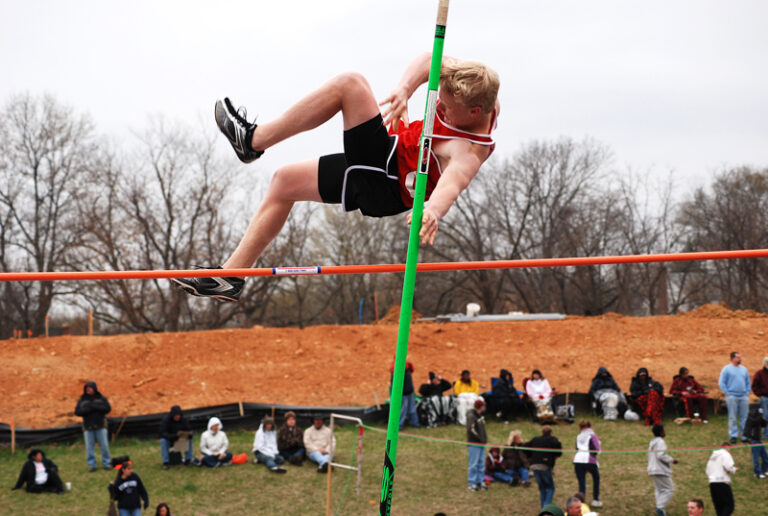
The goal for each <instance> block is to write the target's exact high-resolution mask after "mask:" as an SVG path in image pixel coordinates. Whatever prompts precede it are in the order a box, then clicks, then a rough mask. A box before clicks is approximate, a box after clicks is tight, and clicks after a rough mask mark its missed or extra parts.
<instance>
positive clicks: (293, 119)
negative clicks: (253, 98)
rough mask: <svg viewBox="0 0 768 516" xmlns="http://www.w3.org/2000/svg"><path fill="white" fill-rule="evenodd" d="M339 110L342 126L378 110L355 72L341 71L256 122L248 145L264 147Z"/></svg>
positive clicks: (368, 89)
mask: <svg viewBox="0 0 768 516" xmlns="http://www.w3.org/2000/svg"><path fill="white" fill-rule="evenodd" d="M339 111H341V112H342V116H343V117H344V130H345V131H346V130H347V129H351V128H353V127H355V126H357V125H360V124H362V123H363V122H366V121H368V120H370V119H371V118H373V117H374V116H376V115H377V114H379V112H380V111H379V105H378V103H377V102H376V98H375V97H374V95H373V91H372V90H371V86H370V85H369V84H368V81H367V80H366V79H365V77H363V76H362V75H360V74H359V73H344V74H341V75H338V76H336V77H334V78H333V79H331V80H330V81H328V82H326V83H325V84H323V85H322V86H321V87H320V88H318V89H317V90H315V91H313V92H312V93H310V94H309V95H307V96H306V97H304V98H303V99H301V100H300V101H298V102H297V103H296V104H294V105H293V106H292V107H291V108H289V109H288V111H286V112H285V113H283V114H282V115H281V116H279V117H277V118H276V119H275V120H272V121H271V122H267V123H264V124H259V126H258V127H257V128H256V130H255V131H254V132H253V139H252V140H251V146H252V147H253V149H254V150H265V149H267V148H269V147H271V146H272V145H275V144H276V143H278V142H281V141H283V140H285V139H286V138H290V137H291V136H293V135H295V134H298V133H301V132H304V131H309V130H310V129H314V128H315V127H318V126H320V125H322V124H324V123H325V122H327V121H328V120H330V119H331V118H333V116H334V115H336V113H338V112H339Z"/></svg>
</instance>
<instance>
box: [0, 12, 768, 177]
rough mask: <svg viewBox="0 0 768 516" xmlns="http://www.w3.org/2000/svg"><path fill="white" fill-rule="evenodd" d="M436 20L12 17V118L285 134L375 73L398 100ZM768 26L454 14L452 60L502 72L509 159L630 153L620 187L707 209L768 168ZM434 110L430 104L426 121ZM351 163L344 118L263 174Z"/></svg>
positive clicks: (727, 16)
mask: <svg viewBox="0 0 768 516" xmlns="http://www.w3.org/2000/svg"><path fill="white" fill-rule="evenodd" d="M436 6H437V1H436V0H387V1H383V0H379V1H375V2H374V1H371V0H326V1H324V2H317V1H308V0H282V1H274V0H270V1H266V0H249V1H219V2H215V3H214V2H210V1H206V2H202V1H190V0H185V1H168V0H163V1H133V2H116V1H104V0H98V1H82V0H72V1H66V2H63V1H60V0H55V1H54V0H50V1H38V0H26V1H10V0H7V1H6V0H4V1H3V2H2V3H0V48H1V49H2V51H0V100H1V101H2V102H3V103H5V102H6V101H7V99H8V98H9V97H10V95H11V94H13V93H15V92H22V91H30V92H32V93H34V94H39V93H44V92H48V93H52V94H54V95H55V96H56V97H58V99H59V100H61V101H63V102H65V103H67V104H69V105H71V106H73V107H74V108H75V109H76V110H77V111H80V112H86V113H88V114H90V116H91V117H92V118H93V119H94V121H95V122H96V123H97V126H98V128H99V130H100V131H101V132H103V133H105V134H108V135H111V136H112V137H115V138H117V139H120V138H124V137H127V136H129V135H130V132H129V131H130V130H140V129H141V128H142V127H144V126H145V125H146V123H147V116H148V115H152V114H157V113H160V114H164V115H167V116H170V117H172V118H178V119H181V120H183V121H186V122H190V123H197V121H198V120H199V119H202V120H203V121H204V122H205V124H206V125H205V127H206V128H207V130H210V131H215V130H216V128H215V124H214V122H213V103H214V101H215V100H216V99H217V98H219V97H222V96H230V97H232V98H233V100H234V101H235V103H238V104H244V105H246V106H247V107H248V108H249V114H251V115H255V114H258V115H259V119H261V120H268V119H270V118H271V117H273V116H275V115H276V114H278V113H280V112H281V111H283V110H284V109H285V108H287V107H288V106H289V105H290V104H291V102H293V101H295V100H297V99H298V98H299V97H300V96H301V95H302V94H304V93H305V92H307V91H308V90H310V89H311V88H313V87H315V86H317V85H318V84H320V83H321V82H322V81H324V80H325V79H328V78H330V77H331V76H333V75H334V74H336V73H338V72H342V71H347V70H357V71H360V72H363V73H364V74H365V75H366V76H367V77H368V78H369V80H370V82H371V84H372V86H373V88H374V91H375V93H376V95H377V97H378V98H379V99H382V98H384V97H385V96H386V95H387V94H388V93H389V91H390V90H391V88H392V87H393V86H394V85H395V83H396V82H397V80H398V79H399V77H400V75H401V73H402V71H403V69H404V68H405V66H406V65H407V64H408V62H409V61H410V60H411V59H412V57H414V56H415V55H416V54H417V53H419V52H423V51H429V50H431V48H432V36H433V32H434V23H435V13H436ZM766 21H768V2H765V1H763V0H754V1H741V0H731V1H727V2H725V1H707V0H676V1H671V2H670V1H668V0H666V1H656V0H645V1H643V2H640V1H632V2H630V1H621V2H617V1H614V0H610V1H589V0H583V1H578V2H576V1H555V0H549V1H543V0H540V1H513V0H499V1H495V0H494V1H491V0H487V1H485V0H452V2H451V7H450V12H449V16H448V28H447V35H446V42H445V53H446V54H447V55H452V56H456V57H464V58H473V59H478V60H481V61H484V62H486V63H488V64H490V65H491V66H492V67H494V68H495V69H496V70H497V71H498V72H499V74H500V76H501V91H500V100H501V111H502V112H501V117H500V120H499V129H498V131H497V133H496V139H497V142H498V145H497V153H498V154H501V155H506V156H511V155H512V154H513V153H514V152H515V151H516V150H518V149H519V148H520V146H521V145H522V144H524V143H526V142H529V141H531V140H534V139H546V140H552V139H556V138H558V137H559V136H563V135H565V136H569V137H573V138H576V139H582V138H584V137H587V136H589V137H593V138H595V139H596V140H598V141H600V142H603V143H605V144H606V145H608V146H609V147H610V148H611V149H612V150H613V152H614V156H615V165H616V166H617V167H618V168H619V169H623V168H625V167H627V166H631V167H632V168H634V169H637V170H640V171H645V170H649V171H651V172H652V173H653V174H656V175H658V177H664V176H666V174H667V173H668V171H670V170H672V171H674V172H675V174H676V177H677V178H678V186H679V187H681V189H682V190H686V191H690V189H691V188H692V187H693V186H697V185H703V184H707V183H708V180H709V179H710V178H711V175H712V172H713V171H715V170H719V169H721V168H722V167H724V166H733V165H741V164H751V165H756V166H761V167H765V166H768V66H766V65H767V64H768V30H766ZM423 110H424V91H423V89H422V90H420V91H419V92H417V94H416V95H415V96H414V97H413V99H412V101H411V104H410V112H411V118H412V119H414V118H421V116H422V114H423ZM219 143H220V146H221V149H222V152H224V151H226V152H229V150H228V146H227V144H226V142H225V140H224V138H223V137H221V138H220V140H219ZM341 148H342V147H341V122H340V119H338V118H337V119H334V120H333V121H332V122H331V123H330V124H328V126H327V127H325V128H323V129H321V130H319V131H316V132H313V133H311V134H307V135H303V136H301V137H299V138H296V139H294V140H292V141H288V142H284V143H282V144H280V145H279V146H278V147H275V148H273V149H271V150H270V151H269V152H267V153H266V154H265V156H264V158H262V160H260V161H258V162H257V163H256V164H255V165H253V166H252V170H253V171H254V173H260V174H269V173H271V172H272V171H273V170H274V168H275V167H277V166H278V165H280V164H282V163H284V162H286V161H295V160H300V159H305V158H307V157H310V156H313V155H317V154H323V153H328V152H338V151H340V150H341ZM232 159H233V160H234V159H235V158H234V155H232Z"/></svg>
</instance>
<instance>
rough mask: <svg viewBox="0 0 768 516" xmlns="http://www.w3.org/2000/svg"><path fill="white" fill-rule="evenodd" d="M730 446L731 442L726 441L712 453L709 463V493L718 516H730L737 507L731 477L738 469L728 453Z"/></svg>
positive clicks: (707, 471)
mask: <svg viewBox="0 0 768 516" xmlns="http://www.w3.org/2000/svg"><path fill="white" fill-rule="evenodd" d="M730 445H731V443H730V442H728V441H724V442H723V443H722V444H721V445H720V448H718V449H717V450H715V451H713V452H712V455H710V456H709V461H708V462H707V469H706V473H707V478H709V492H710V494H711V495H712V503H713V504H714V506H715V514H717V516H730V515H731V514H733V511H734V509H735V506H736V504H735V502H734V500H733V491H732V490H731V475H732V474H734V473H736V471H737V468H736V466H735V464H734V462H733V457H731V454H730V452H729V451H728V448H729V447H730Z"/></svg>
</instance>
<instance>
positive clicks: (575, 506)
mask: <svg viewBox="0 0 768 516" xmlns="http://www.w3.org/2000/svg"><path fill="white" fill-rule="evenodd" d="M565 514H566V516H597V513H596V512H593V511H592V510H591V509H590V508H589V506H588V505H587V504H585V503H584V501H583V500H582V499H581V498H579V497H578V496H571V497H570V498H568V499H567V500H566V501H565Z"/></svg>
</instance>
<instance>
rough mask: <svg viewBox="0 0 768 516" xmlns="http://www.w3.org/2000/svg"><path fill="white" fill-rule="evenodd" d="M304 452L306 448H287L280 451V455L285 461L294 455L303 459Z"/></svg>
mask: <svg viewBox="0 0 768 516" xmlns="http://www.w3.org/2000/svg"><path fill="white" fill-rule="evenodd" d="M305 453H306V450H305V449H304V448H299V449H298V450H296V451H294V452H292V451H288V450H283V451H281V452H280V455H281V456H282V457H283V458H284V459H285V460H287V461H290V460H291V459H292V458H294V457H298V458H300V459H301V460H304V454H305Z"/></svg>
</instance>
